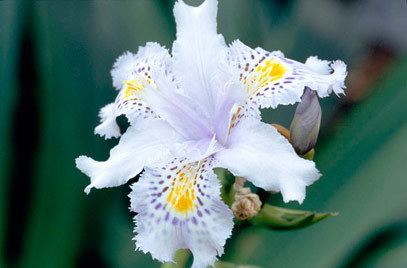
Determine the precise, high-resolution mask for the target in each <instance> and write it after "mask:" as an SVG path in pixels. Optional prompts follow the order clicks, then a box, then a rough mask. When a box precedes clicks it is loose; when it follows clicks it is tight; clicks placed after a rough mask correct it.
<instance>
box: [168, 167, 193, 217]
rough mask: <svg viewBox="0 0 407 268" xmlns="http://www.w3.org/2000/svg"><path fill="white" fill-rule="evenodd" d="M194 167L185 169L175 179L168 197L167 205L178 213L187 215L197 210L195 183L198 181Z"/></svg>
mask: <svg viewBox="0 0 407 268" xmlns="http://www.w3.org/2000/svg"><path fill="white" fill-rule="evenodd" d="M194 171H195V167H194V166H188V167H185V169H184V170H183V171H181V172H179V173H178V174H177V177H176V178H174V181H173V185H172V187H171V190H170V192H169V194H168V196H167V204H169V205H171V207H172V208H173V209H174V210H175V211H176V212H178V213H183V214H186V213H188V212H192V211H194V210H195V208H196V204H195V199H196V196H195V189H194V182H195V180H196V174H194V173H196V172H194Z"/></svg>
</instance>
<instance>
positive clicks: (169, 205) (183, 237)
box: [129, 158, 233, 268]
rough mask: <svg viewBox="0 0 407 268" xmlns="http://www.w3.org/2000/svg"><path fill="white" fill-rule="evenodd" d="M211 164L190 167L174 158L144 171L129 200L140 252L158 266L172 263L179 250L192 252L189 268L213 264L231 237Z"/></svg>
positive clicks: (227, 211) (227, 213)
mask: <svg viewBox="0 0 407 268" xmlns="http://www.w3.org/2000/svg"><path fill="white" fill-rule="evenodd" d="M212 161H213V160H212V159H211V158H206V159H204V160H202V161H200V162H194V163H188V161H187V159H185V158H183V159H174V161H173V162H171V163H169V164H168V165H166V166H164V167H163V168H158V169H146V171H145V172H144V173H143V175H142V176H141V177H140V180H139V181H138V182H136V183H135V184H133V186H132V190H133V191H132V192H131V193H130V195H129V197H130V200H131V210H132V211H134V212H137V213H138V214H137V215H136V216H135V223H136V228H135V233H136V236H135V241H136V246H137V248H138V249H140V250H142V251H143V252H144V253H147V252H149V253H151V255H152V257H153V258H154V259H157V260H159V261H161V262H172V261H173V256H174V253H175V251H176V250H177V249H181V248H185V249H190V250H191V252H192V254H193V256H194V264H193V267H201V268H202V267H207V266H208V265H213V264H214V262H215V260H216V256H217V255H218V256H220V255H222V254H223V247H224V245H225V241H226V239H227V238H228V237H229V236H230V235H231V231H232V228H233V220H232V218H233V216H232V213H231V211H230V209H229V208H228V207H227V206H226V205H225V204H224V203H223V202H222V201H221V199H220V196H219V195H220V190H219V188H220V185H219V182H218V179H217V178H216V175H215V174H214V173H213V171H212Z"/></svg>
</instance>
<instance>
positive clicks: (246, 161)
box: [215, 119, 320, 203]
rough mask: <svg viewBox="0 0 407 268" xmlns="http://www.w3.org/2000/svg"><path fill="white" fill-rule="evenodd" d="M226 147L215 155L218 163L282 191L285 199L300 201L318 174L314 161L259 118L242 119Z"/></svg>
mask: <svg viewBox="0 0 407 268" xmlns="http://www.w3.org/2000/svg"><path fill="white" fill-rule="evenodd" d="M226 147H227V148H226V149H224V150H222V151H219V152H218V153H217V154H216V155H215V158H216V159H217V161H218V162H219V164H220V167H224V168H227V169H229V170H230V171H231V172H232V173H233V174H234V175H236V176H242V177H245V178H247V179H248V180H250V181H251V182H252V183H253V184H254V185H256V186H258V187H261V188H264V189H265V190H269V191H270V190H271V191H281V193H282V195H283V199H284V201H285V202H288V201H292V200H296V201H298V202H299V203H302V201H303V200H304V198H305V187H306V186H308V185H310V184H312V183H313V182H314V181H316V180H317V179H318V178H319V176H320V174H319V172H318V170H317V169H316V168H315V164H314V162H312V161H309V160H305V159H302V158H300V157H299V156H297V154H296V153H295V151H294V149H293V148H292V146H291V145H290V144H289V143H288V141H287V140H286V139H285V138H284V137H283V136H281V135H280V134H279V133H278V132H277V131H276V130H275V128H274V127H272V126H271V125H268V124H265V123H262V122H260V121H256V120H252V119H246V120H243V121H241V122H240V123H239V124H238V125H237V126H236V127H235V128H234V129H232V132H231V137H230V140H229V144H228V145H227V146H226Z"/></svg>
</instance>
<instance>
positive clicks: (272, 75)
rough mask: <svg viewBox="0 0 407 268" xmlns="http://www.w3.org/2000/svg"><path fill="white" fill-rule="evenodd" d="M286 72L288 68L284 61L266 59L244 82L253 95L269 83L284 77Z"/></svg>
mask: <svg viewBox="0 0 407 268" xmlns="http://www.w3.org/2000/svg"><path fill="white" fill-rule="evenodd" d="M286 72H287V68H286V67H285V66H284V65H283V63H281V62H279V61H278V60H273V59H266V60H265V61H263V62H262V63H261V64H259V65H258V66H257V67H256V68H255V69H254V70H253V71H252V72H251V73H250V74H249V75H248V76H247V78H246V79H244V80H243V83H244V84H246V85H247V92H248V93H249V94H250V95H252V94H254V93H256V92H257V91H258V90H259V89H260V88H263V87H265V86H267V84H269V83H271V82H273V81H275V80H278V79H280V78H282V77H283V76H284V74H285V73H286Z"/></svg>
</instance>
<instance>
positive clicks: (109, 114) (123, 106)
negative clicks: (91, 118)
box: [95, 43, 170, 139]
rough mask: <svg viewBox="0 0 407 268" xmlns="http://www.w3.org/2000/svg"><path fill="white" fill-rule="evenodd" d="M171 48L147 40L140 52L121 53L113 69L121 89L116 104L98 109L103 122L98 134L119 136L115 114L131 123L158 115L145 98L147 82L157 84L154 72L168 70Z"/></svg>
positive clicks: (115, 80) (116, 85) (115, 83)
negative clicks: (143, 95) (153, 77)
mask: <svg viewBox="0 0 407 268" xmlns="http://www.w3.org/2000/svg"><path fill="white" fill-rule="evenodd" d="M169 59H170V55H169V54H168V50H167V49H165V48H164V47H162V46H160V45H159V44H157V43H147V44H146V46H144V47H140V48H139V51H138V52H137V54H132V53H130V52H126V53H124V54H123V55H122V56H120V57H119V58H118V59H117V60H116V63H115V64H114V66H113V69H112V72H111V73H112V78H113V85H114V87H116V89H118V90H120V92H119V94H118V95H117V97H116V100H115V102H114V103H110V104H108V105H106V106H105V107H103V108H102V109H101V110H100V112H99V117H100V119H101V120H100V121H101V123H100V125H98V126H97V127H96V128H95V133H96V134H99V135H100V136H102V137H105V138H106V139H109V138H112V137H116V138H117V137H119V136H120V129H119V127H118V126H117V124H116V117H118V116H120V115H122V114H124V115H126V117H127V119H128V120H129V122H130V123H131V124H134V122H135V121H136V120H137V119H138V118H155V117H157V115H156V114H155V113H154V111H152V110H151V108H150V107H149V106H148V104H147V103H146V102H145V101H144V100H143V98H142V96H141V95H142V91H143V90H144V88H145V87H146V85H150V86H153V87H156V85H155V83H154V80H153V79H152V72H153V71H155V70H157V69H159V70H161V69H162V70H164V71H165V70H167V69H169V66H168V64H169V63H168V61H169Z"/></svg>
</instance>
